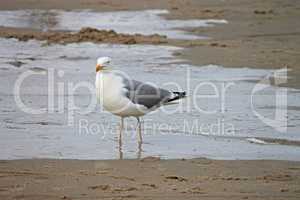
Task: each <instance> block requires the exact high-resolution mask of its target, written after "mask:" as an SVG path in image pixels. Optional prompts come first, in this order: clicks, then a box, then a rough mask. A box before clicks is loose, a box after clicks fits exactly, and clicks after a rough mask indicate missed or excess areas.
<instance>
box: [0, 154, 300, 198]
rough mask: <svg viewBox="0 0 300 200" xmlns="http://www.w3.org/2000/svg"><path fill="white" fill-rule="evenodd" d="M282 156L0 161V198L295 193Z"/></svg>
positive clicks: (292, 166)
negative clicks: (267, 158)
mask: <svg viewBox="0 0 300 200" xmlns="http://www.w3.org/2000/svg"><path fill="white" fill-rule="evenodd" d="M299 177H300V163H299V162H288V161H264V160H261V161H216V160H215V161H214V160H207V159H191V160H159V159H158V158H155V157H147V158H144V159H141V160H104V161H78V160H16V161H1V165H0V179H1V181H0V197H1V199H31V200H35V199H47V200H48V199H49V200H50V199H295V200H296V199H299V195H300V191H299V186H300V178H299Z"/></svg>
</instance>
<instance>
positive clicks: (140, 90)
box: [123, 78, 172, 108]
mask: <svg viewBox="0 0 300 200" xmlns="http://www.w3.org/2000/svg"><path fill="white" fill-rule="evenodd" d="M123 83H124V87H125V88H126V89H127V90H128V91H127V92H126V97H127V98H129V99H130V100H131V101H132V102H133V103H135V104H141V105H144V106H146V107H147V108H153V107H158V106H160V105H162V104H164V103H167V102H168V101H169V100H170V99H171V96H172V93H171V92H170V91H168V90H165V89H161V88H157V87H154V86H152V85H150V84H146V83H142V82H140V81H136V80H128V79H126V78H125V79H123Z"/></svg>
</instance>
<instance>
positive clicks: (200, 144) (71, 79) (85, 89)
mask: <svg viewBox="0 0 300 200" xmlns="http://www.w3.org/2000/svg"><path fill="white" fill-rule="evenodd" d="M85 12H86V11H85ZM146 13H147V12H146ZM94 14H95V13H92V14H91V15H94ZM177 50H179V48H177V47H170V46H154V45H130V46H127V45H114V44H91V43H80V44H68V45H65V46H64V45H51V46H44V45H43V42H39V41H29V42H19V41H16V40H14V39H9V40H8V39H0V55H1V57H0V77H1V84H0V108H1V109H0V122H1V124H0V148H1V153H0V159H21V158H74V159H117V158H120V157H123V158H136V157H144V156H150V155H151V156H161V157H163V158H192V157H208V158H216V159H281V160H299V159H300V156H299V155H300V147H298V146H291V145H290V146H289V145H285V146H284V145H276V144H269V143H261V142H258V143H257V144H256V143H253V141H257V140H253V139H249V138H253V137H269V138H284V139H289V140H297V141H299V140H300V135H299V127H300V109H299V103H298V102H299V100H300V91H299V90H294V89H288V88H278V87H274V86H269V85H266V84H257V82H258V81H260V80H272V79H273V76H274V73H273V72H274V71H272V70H264V69H261V70H257V69H250V68H247V66H245V68H234V69H233V68H232V69H231V68H223V67H222V66H215V65H207V66H191V65H187V64H182V63H185V61H184V60H179V59H177V58H176V57H174V56H173V53H174V52H175V51H177ZM99 56H110V57H112V59H113V62H112V65H113V69H114V70H121V71H123V72H126V74H128V75H129V76H130V77H132V78H134V79H137V80H141V81H149V82H152V83H154V84H156V85H158V86H161V87H164V88H169V89H173V90H185V91H187V94H188V96H189V97H188V98H187V99H185V100H184V101H183V103H182V104H179V105H172V106H169V107H165V108H161V109H159V110H158V111H155V112H153V113H151V114H149V115H147V116H146V117H145V118H144V141H145V143H144V144H143V145H142V146H141V147H139V146H138V144H137V140H136V131H135V123H136V122H135V119H127V120H126V123H127V124H126V125H127V126H126V128H127V130H126V132H125V133H124V135H125V137H124V141H123V143H124V144H123V146H122V148H121V149H120V147H119V146H118V142H117V125H118V123H119V119H118V117H115V116H113V115H111V114H110V113H107V112H105V111H103V110H102V109H101V107H100V106H99V105H96V104H94V100H95V98H94V97H95V94H94V80H95V72H94V71H95V60H96V58H97V57H99ZM26 74H27V75H28V77H25V78H24V81H20V83H22V84H21V85H20V88H21V89H20V91H21V92H20V100H21V103H20V102H19V103H18V102H17V100H18V99H16V97H18V94H19V93H18V91H17V90H14V88H15V87H16V84H17V83H18V80H20V78H21V77H22V76H25V75H26ZM52 74H53V76H52ZM49 77H50V79H51V77H53V83H52V84H49V85H50V86H52V87H50V90H49V85H48V83H49ZM50 83H51V80H50ZM174 84H177V85H178V86H179V87H180V88H176V86H175V85H174ZM76 86H78V88H77V89H75V88H76ZM79 86H80V87H79ZM265 86H268V87H266V88H263V87H265ZM51 88H53V92H52V90H51ZM224 88H225V89H224ZM257 88H258V89H263V90H261V91H257V92H255V89H257ZM17 89H18V88H17ZM59 89H60V90H61V91H60V92H59ZM73 89H74V90H75V92H74V93H71V91H72V90H73ZM284 92H287V94H288V95H287V105H288V106H287V113H286V114H285V113H284V112H281V114H282V115H284V116H285V117H287V121H286V122H287V127H288V128H287V131H282V129H280V127H278V126H275V127H274V126H272V124H271V125H270V124H269V125H268V124H266V122H268V120H267V121H266V119H273V118H274V116H275V114H276V111H277V112H279V113H280V111H284V110H285V109H284V107H283V105H284V104H281V105H276V102H275V99H276V94H277V95H278V96H279V97H281V96H284ZM52 94H53V95H52ZM200 95H202V96H200ZM205 95H208V96H205ZM251 95H252V96H253V102H252V105H253V106H251ZM278 96H277V97H278ZM279 100H281V101H282V100H284V99H282V98H279ZM52 102H53V107H52V106H51V104H52ZM22 103H23V104H24V105H22ZM277 103H278V101H277ZM281 103H282V102H281ZM88 106H90V107H88ZM276 107H277V109H275V108H276ZM28 109H31V110H28ZM254 111H256V112H257V113H256V114H255V113H254ZM29 112H30V113H31V114H30V113H29ZM32 112H35V114H33V113H32ZM38 112H40V113H38ZM208 112H209V113H208ZM258 116H260V117H264V118H263V120H262V118H259V117H258ZM280 119H281V120H282V121H280V120H279V121H277V122H276V123H275V125H278V124H280V123H282V122H285V120H284V119H286V118H283V119H282V118H280ZM273 125H274V124H273ZM282 125H284V123H283V124H282Z"/></svg>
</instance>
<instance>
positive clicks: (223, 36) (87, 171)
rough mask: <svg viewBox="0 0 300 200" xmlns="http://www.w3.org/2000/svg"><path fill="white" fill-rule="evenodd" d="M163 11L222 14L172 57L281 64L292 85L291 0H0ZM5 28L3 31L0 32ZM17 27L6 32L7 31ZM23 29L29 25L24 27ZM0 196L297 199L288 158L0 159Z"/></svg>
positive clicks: (11, 5)
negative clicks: (200, 38) (205, 38)
mask: <svg viewBox="0 0 300 200" xmlns="http://www.w3.org/2000/svg"><path fill="white" fill-rule="evenodd" d="M152 8H159V9H168V10H170V11H171V14H170V15H169V16H168V18H175V19H192V18H201V19H205V18H216V19H226V20H228V21H229V24H227V25H220V26H218V27H213V28H201V29H191V30H189V31H192V32H193V33H195V34H199V35H206V36H209V37H212V38H213V39H211V40H208V41H188V42H186V41H177V42H174V44H172V45H177V46H184V47H189V48H187V49H185V50H184V51H183V52H179V53H178V54H177V56H179V57H183V58H186V59H188V60H189V61H190V62H191V63H193V64H197V65H202V64H220V65H223V66H225V67H253V68H280V67H283V66H285V65H287V66H289V67H290V68H291V69H292V71H290V72H289V75H290V76H291V80H289V82H288V84H287V85H288V86H290V87H295V88H300V82H299V78H297V77H299V76H300V66H299V63H300V62H299V61H300V57H299V54H300V49H299V48H300V46H299V44H300V41H299V40H300V37H299V35H300V24H299V20H298V19H299V15H300V14H299V13H300V12H299V11H300V3H299V1H296V0H294V1H292V0H287V1H279V0H278V1H259V0H245V1H241V0H229V1H217V0H213V1H212V0H203V1H197V0H187V1H180V0H171V1H167V0H164V1H141V0H130V1H120V0H112V1H108V0H101V1H98V0H87V1H81V0H65V1H59V0H43V1H34V0H2V1H1V2H0V9H2V10H7V9H95V10H102V11H112V10H136V9H152ZM1 30H2V31H3V30H8V29H7V28H5V29H1ZM18 31H20V30H13V29H11V33H13V34H14V33H16V32H18ZM28 31H31V30H28ZM0 170H1V171H0V198H1V199H100V198H107V199H199V198H201V199H224V198H230V199H299V197H300V190H299V188H300V187H299V186H300V163H299V162H288V161H215V160H206V159H192V160H159V159H156V158H147V159H143V160H141V161H140V160H114V161H109V160H108V161H77V160H37V159H32V160H16V161H0Z"/></svg>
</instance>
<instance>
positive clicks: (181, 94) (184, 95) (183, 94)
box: [168, 92, 186, 102]
mask: <svg viewBox="0 0 300 200" xmlns="http://www.w3.org/2000/svg"><path fill="white" fill-rule="evenodd" d="M173 94H175V95H176V96H175V97H174V98H172V99H169V100H168V102H171V101H175V100H178V99H182V98H184V97H186V92H173Z"/></svg>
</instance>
